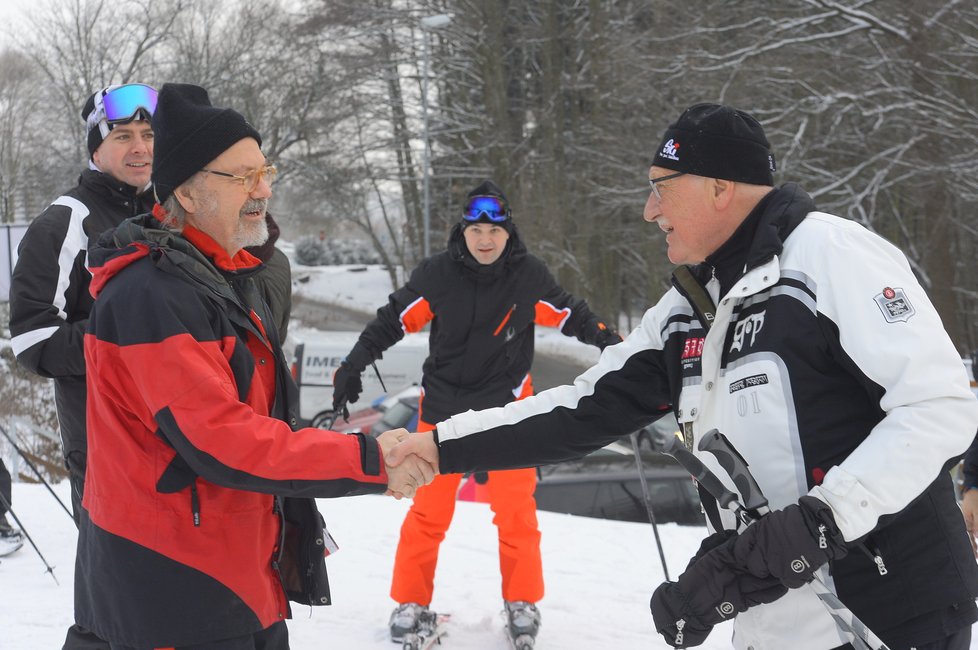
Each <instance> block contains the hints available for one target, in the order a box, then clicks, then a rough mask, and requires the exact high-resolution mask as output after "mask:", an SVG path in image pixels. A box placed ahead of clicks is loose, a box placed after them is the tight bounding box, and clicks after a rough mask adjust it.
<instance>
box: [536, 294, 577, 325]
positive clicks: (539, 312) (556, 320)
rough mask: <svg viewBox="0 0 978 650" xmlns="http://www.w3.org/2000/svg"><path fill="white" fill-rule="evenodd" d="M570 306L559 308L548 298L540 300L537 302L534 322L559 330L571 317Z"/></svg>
mask: <svg viewBox="0 0 978 650" xmlns="http://www.w3.org/2000/svg"><path fill="white" fill-rule="evenodd" d="M570 315H571V309H570V307H564V308H563V309H557V308H556V307H554V306H553V305H551V304H550V303H549V302H547V301H546V300H538V301H537V304H536V317H535V318H534V319H533V322H534V323H536V324H537V325H543V326H544V327H556V328H557V329H558V330H559V329H561V328H563V327H564V323H566V322H567V319H568V318H570Z"/></svg>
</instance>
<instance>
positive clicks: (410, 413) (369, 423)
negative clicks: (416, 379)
mask: <svg viewBox="0 0 978 650" xmlns="http://www.w3.org/2000/svg"><path fill="white" fill-rule="evenodd" d="M420 396H421V388H420V387H419V386H408V387H407V388H405V389H404V390H401V391H399V392H397V393H395V394H394V395H391V396H390V397H388V396H386V395H385V396H382V397H378V398H377V399H376V400H374V402H373V404H371V405H370V406H368V407H367V408H363V409H359V410H356V411H353V412H352V413H350V417H349V419H344V418H343V417H342V416H341V417H340V418H338V419H337V420H336V421H335V422H334V423H333V426H332V429H333V431H340V432H343V433H354V432H356V433H368V434H370V435H372V436H379V435H380V434H382V433H383V432H384V431H388V430H390V429H399V428H404V429H408V430H409V431H413V430H414V429H415V428H416V427H417V425H418V398H419V397H420Z"/></svg>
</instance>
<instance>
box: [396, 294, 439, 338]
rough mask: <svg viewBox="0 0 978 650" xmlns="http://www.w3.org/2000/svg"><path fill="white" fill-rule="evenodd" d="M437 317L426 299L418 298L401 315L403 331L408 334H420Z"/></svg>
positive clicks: (399, 317)
mask: <svg viewBox="0 0 978 650" xmlns="http://www.w3.org/2000/svg"><path fill="white" fill-rule="evenodd" d="M434 317H435V315H434V313H432V311H431V305H429V304H428V301H427V300H425V299H424V298H418V299H417V300H415V301H414V302H412V303H411V304H410V305H408V306H407V308H405V309H404V311H402V312H401V313H400V314H399V315H398V320H400V321H401V329H402V330H404V331H405V332H407V333H413V332H420V331H421V330H422V329H424V326H425V325H427V324H428V323H430V322H431V320H432V319H433V318H434Z"/></svg>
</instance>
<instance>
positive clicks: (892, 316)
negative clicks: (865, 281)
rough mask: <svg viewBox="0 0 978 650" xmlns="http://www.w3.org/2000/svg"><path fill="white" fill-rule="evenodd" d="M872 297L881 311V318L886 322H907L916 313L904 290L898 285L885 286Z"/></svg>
mask: <svg viewBox="0 0 978 650" xmlns="http://www.w3.org/2000/svg"><path fill="white" fill-rule="evenodd" d="M873 299H874V300H875V301H876V304H877V306H879V308H880V311H881V312H883V318H884V319H886V322H887V323H896V322H897V321H903V322H907V321H909V320H910V317H911V316H913V315H914V314H916V313H917V310H916V309H914V306H913V305H912V304H910V299H909V298H907V294H906V292H904V290H903V289H901V288H900V287H896V288H894V287H886V288H884V289H883V291H882V292H880V293H878V294H876V296H875V297H874V298H873Z"/></svg>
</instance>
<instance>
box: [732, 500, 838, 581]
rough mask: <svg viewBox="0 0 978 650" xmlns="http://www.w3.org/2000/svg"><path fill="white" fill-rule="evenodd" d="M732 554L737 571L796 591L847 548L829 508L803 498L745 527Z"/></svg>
mask: <svg viewBox="0 0 978 650" xmlns="http://www.w3.org/2000/svg"><path fill="white" fill-rule="evenodd" d="M733 552H734V558H735V561H736V563H737V566H738V568H739V569H740V570H741V571H744V572H747V573H750V574H751V575H753V576H756V577H758V578H767V577H768V576H773V577H775V578H777V579H778V580H780V581H781V583H782V584H783V585H784V586H786V587H788V588H789V589H796V588H798V587H801V586H802V585H804V584H806V583H808V582H811V581H812V578H813V577H814V576H815V570H816V569H818V568H819V567H820V566H822V565H823V564H825V563H826V562H828V561H829V560H837V559H839V558H841V557H845V555H846V553H847V552H848V548H847V547H846V542H845V539H843V537H842V533H841V532H840V531H839V527H838V526H836V525H835V518H834V517H833V516H832V509H831V508H829V507H828V505H826V504H825V502H824V501H822V500H821V499H816V498H815V497H809V496H805V497H802V498H801V499H799V501H798V503H797V504H791V505H790V506H788V507H786V508H784V509H783V510H775V511H774V512H771V513H770V514H767V515H765V516H763V517H761V518H760V519H758V520H757V521H756V522H754V523H753V524H751V525H750V526H748V527H747V529H746V530H744V532H743V533H741V534H740V537H738V538H737V539H736V541H735V544H734V549H733Z"/></svg>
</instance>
